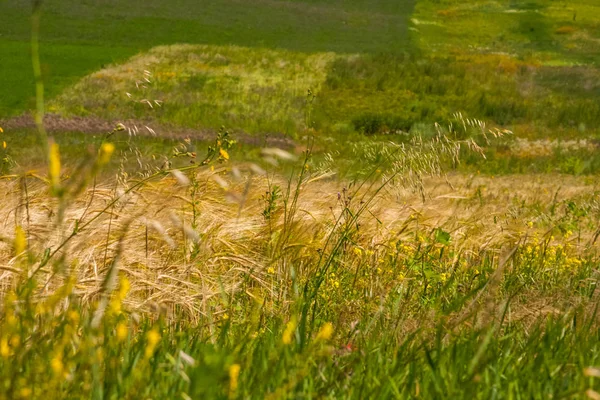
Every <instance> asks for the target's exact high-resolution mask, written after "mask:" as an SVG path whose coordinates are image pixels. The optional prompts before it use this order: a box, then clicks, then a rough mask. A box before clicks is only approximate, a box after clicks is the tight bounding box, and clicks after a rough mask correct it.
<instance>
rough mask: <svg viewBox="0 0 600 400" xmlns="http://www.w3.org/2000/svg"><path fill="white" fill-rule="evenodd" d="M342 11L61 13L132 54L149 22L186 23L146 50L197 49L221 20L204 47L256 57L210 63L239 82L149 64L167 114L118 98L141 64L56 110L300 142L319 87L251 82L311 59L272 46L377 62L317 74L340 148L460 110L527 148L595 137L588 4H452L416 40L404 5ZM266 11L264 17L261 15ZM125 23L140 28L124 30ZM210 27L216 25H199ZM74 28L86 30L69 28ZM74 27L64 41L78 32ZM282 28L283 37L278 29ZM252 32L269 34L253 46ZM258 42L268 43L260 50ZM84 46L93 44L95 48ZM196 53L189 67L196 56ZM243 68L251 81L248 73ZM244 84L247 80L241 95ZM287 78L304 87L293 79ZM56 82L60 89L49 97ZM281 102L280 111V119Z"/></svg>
mask: <svg viewBox="0 0 600 400" xmlns="http://www.w3.org/2000/svg"><path fill="white" fill-rule="evenodd" d="M344 4H345V5H344V8H343V9H341V8H339V7H341V6H338V7H336V6H334V3H327V2H323V1H321V2H311V3H306V2H277V1H275V2H269V3H267V2H257V3H256V4H255V6H254V7H244V6H240V5H239V4H237V3H235V4H233V5H232V7H231V12H230V14H228V19H225V17H224V16H223V15H220V14H219V12H222V10H221V9H220V8H219V7H216V6H215V5H207V7H206V8H204V9H203V12H202V13H198V14H197V13H196V11H194V10H191V11H190V12H188V13H184V12H182V11H181V9H179V8H173V9H170V8H164V6H161V5H160V4H157V5H150V6H147V8H143V9H137V8H134V9H132V10H125V9H123V8H122V6H119V5H118V4H117V5H114V7H111V8H110V10H109V9H107V8H105V7H107V6H106V5H102V6H95V7H94V8H93V10H91V9H90V8H89V7H85V6H79V7H72V8H69V9H68V10H65V8H64V5H62V6H61V7H58V8H57V9H55V10H53V12H52V15H50V17H49V18H57V17H56V15H62V14H61V13H71V14H72V15H83V16H85V15H88V16H89V15H93V14H94V13H98V15H101V16H102V18H105V19H102V18H101V19H100V20H99V22H98V23H100V24H106V25H107V26H109V27H111V29H108V32H106V33H103V34H99V33H97V32H91V31H90V32H86V30H85V29H84V28H83V27H80V28H81V29H82V30H83V31H84V32H86V33H87V34H88V36H89V37H88V39H87V40H100V38H101V37H102V36H105V38H106V39H107V40H108V39H110V40H111V41H112V42H114V43H117V44H118V43H123V37H124V35H125V32H124V31H122V30H124V29H129V28H127V26H129V25H128V24H134V22H135V21H137V22H135V23H139V27H138V30H139V32H134V33H132V34H131V35H132V37H131V38H130V39H127V41H126V42H127V43H129V44H130V45H131V44H137V45H138V46H141V44H142V42H143V39H142V37H141V36H139V34H140V32H144V26H146V24H145V23H144V22H143V21H145V18H150V17H151V16H152V15H155V14H156V15H158V14H160V15H161V18H165V19H167V18H172V19H173V21H177V24H176V25H175V27H176V29H173V28H171V29H166V28H160V32H159V33H158V35H160V36H158V37H156V35H152V39H148V40H152V41H157V42H161V41H164V42H168V41H169V38H168V37H167V36H168V35H171V36H170V37H171V40H175V38H177V40H180V41H193V40H190V39H188V38H190V37H191V36H193V35H195V33H194V32H195V29H204V28H200V27H198V26H194V27H193V28H191V30H186V31H185V32H183V31H182V32H180V31H179V28H180V27H185V26H187V25H186V24H188V23H189V24H191V21H192V20H193V21H202V24H205V25H202V26H205V28H206V29H208V30H209V31H210V30H211V29H212V26H213V25H212V24H214V22H215V21H221V19H222V20H223V24H224V25H223V29H229V30H231V34H232V36H231V37H229V36H228V35H224V34H222V32H221V31H220V30H219V29H221V28H218V29H217V28H215V29H216V30H215V31H214V32H213V31H211V33H210V34H202V35H198V36H196V37H200V36H201V37H202V38H203V41H205V42H207V43H241V44H245V45H250V46H254V47H250V48H234V49H230V50H225V49H224V48H223V47H220V48H214V49H211V50H210V51H209V52H218V51H221V52H227V51H228V52H229V53H230V56H232V57H233V58H236V61H235V62H234V63H235V64H237V66H236V68H237V69H238V70H239V71H238V72H236V73H234V74H232V73H231V72H230V71H228V70H227V69H228V68H229V67H227V66H225V65H223V66H218V65H214V63H213V64H212V65H211V66H208V67H207V66H206V65H203V66H198V65H196V64H194V63H193V62H191V61H190V60H186V61H185V66H184V65H182V66H181V67H180V68H178V67H177V66H176V65H174V64H175V63H174V62H173V61H172V60H171V61H169V60H168V59H167V58H163V59H162V60H161V62H159V63H153V64H152V68H154V69H155V71H154V72H157V73H158V74H159V75H158V79H156V80H155V84H154V85H151V86H150V89H149V90H148V91H146V92H145V95H147V96H150V97H152V98H153V99H161V100H164V101H165V107H164V108H163V109H161V110H159V111H152V112H150V111H149V110H147V109H144V108H142V107H140V106H139V104H134V103H132V102H130V101H128V99H127V98H124V97H123V93H124V90H125V88H126V87H127V85H129V87H132V85H133V82H134V81H135V80H137V79H139V76H140V75H139V74H140V72H141V71H140V67H139V65H137V66H136V65H133V64H135V63H136V62H137V64H139V60H138V61H133V64H130V65H124V66H123V67H121V69H125V70H130V71H129V72H130V74H129V75H127V74H124V73H122V72H123V71H121V73H120V75H121V80H120V81H119V82H111V81H110V79H109V77H110V75H111V74H112V73H113V72H114V70H113V69H109V70H107V71H104V72H102V73H100V74H95V75H92V76H90V77H89V78H86V80H84V81H83V82H82V83H81V84H80V85H78V86H76V87H75V88H74V89H71V90H68V91H66V92H65V93H64V94H63V96H61V98H60V99H59V100H58V101H57V102H55V106H56V110H60V111H62V112H67V113H74V114H88V113H91V114H98V115H103V116H106V115H107V114H110V115H111V116H112V117H121V118H124V117H129V118H139V117H145V116H147V115H151V116H152V117H153V118H156V119H158V120H159V121H162V122H167V123H174V124H178V125H183V126H190V127H200V128H216V127H218V126H220V125H227V126H229V127H232V128H234V129H241V130H245V131H248V132H255V133H256V132H258V133H260V132H274V131H275V132H283V133H286V134H292V135H293V134H294V133H295V132H296V131H298V129H299V128H300V127H302V126H303V125H304V117H303V116H304V112H305V107H304V102H303V101H301V100H300V96H298V93H301V92H302V90H305V89H307V88H309V87H311V86H312V89H313V90H314V89H315V85H312V84H311V81H310V80H309V81H306V82H304V81H297V80H295V81H294V83H293V84H292V87H293V89H292V90H282V88H281V86H285V85H281V84H279V85H271V84H269V83H267V84H266V85H264V84H254V83H253V82H252V80H256V79H257V78H258V77H259V76H263V77H264V76H267V75H269V74H272V73H273V71H274V70H277V69H278V67H277V65H273V63H275V64H277V63H279V64H281V63H292V64H293V63H294V62H296V60H302V59H305V57H306V55H305V54H303V53H298V52H287V53H281V54H279V55H277V57H275V58H273V57H271V56H267V57H266V61H265V62H262V63H261V62H260V61H261V58H262V57H263V56H265V55H266V54H268V52H265V50H264V48H261V47H257V46H265V47H285V48H289V49H293V50H303V51H311V52H314V51H317V50H324V49H328V50H329V49H330V50H334V51H338V52H359V53H360V52H372V53H376V54H372V55H369V54H361V55H359V56H346V55H343V53H338V58H337V61H336V62H335V63H332V64H331V65H330V66H329V67H327V70H326V71H323V69H324V68H325V67H324V65H318V66H317V68H316V70H318V71H320V72H319V73H318V74H317V75H322V74H326V75H327V78H326V79H325V80H324V83H323V84H322V85H321V84H320V82H321V81H322V80H323V79H322V77H318V78H316V81H314V79H313V81H314V82H317V85H316V86H319V87H320V91H319V93H318V98H317V100H316V102H315V110H314V113H313V114H312V122H313V123H314V124H315V126H316V127H317V128H318V129H319V130H321V131H324V132H325V133H327V134H328V133H333V134H334V137H338V136H337V135H336V134H344V135H347V134H348V133H350V132H353V131H359V132H365V133H387V132H394V131H397V130H402V131H408V130H410V129H416V130H422V128H423V126H422V124H423V123H433V122H446V121H448V120H449V119H450V117H451V116H452V114H454V113H455V112H457V111H460V112H463V113H465V115H467V116H470V117H475V118H480V119H483V120H486V121H490V122H492V123H495V124H500V125H503V126H506V127H509V128H510V129H512V130H513V131H515V133H516V134H517V135H518V136H519V137H528V138H545V137H555V138H563V139H564V138H580V137H589V136H597V135H598V131H597V129H596V127H597V126H599V125H600V102H598V98H599V97H600V84H598V82H600V74H599V73H598V71H597V69H596V68H595V67H594V65H595V64H596V63H597V62H598V54H600V53H599V51H600V44H599V43H600V41H599V40H600V39H599V38H598V32H597V31H598V26H597V22H596V21H595V20H594V19H593V18H590V15H595V13H596V12H597V11H598V10H597V9H598V5H596V4H593V2H569V1H565V2H563V3H560V4H554V3H552V4H550V3H548V2H545V1H537V2H529V3H527V4H526V5H525V4H521V3H519V4H520V5H519V4H516V3H515V4H513V3H511V2H508V1H495V2H487V3H478V2H462V3H460V4H457V3H455V2H452V1H445V2H430V1H427V0H423V1H420V2H418V3H417V5H416V9H415V11H414V14H412V18H411V22H410V25H411V27H410V29H411V30H412V31H411V33H410V35H409V34H408V31H407V26H408V23H407V21H406V20H407V19H408V17H411V15H410V14H409V11H410V7H409V6H410V5H409V4H397V5H396V6H393V4H392V3H391V2H380V3H377V4H375V5H371V6H369V7H368V8H367V7H366V5H365V4H366V3H361V2H350V3H344ZM110 5H111V6H113V5H112V4H110ZM267 6H268V7H270V9H269V10H268V13H266V11H265V9H261V7H267ZM367 9H368V11H366V10H367ZM219 10H221V11H219ZM261 10H262V11H261ZM255 13H256V14H255ZM261 13H262V14H261ZM288 14H289V15H288ZM111 15H112V16H114V17H115V18H117V17H118V18H117V19H118V20H119V21H120V23H119V24H118V26H115V27H114V30H115V32H117V33H114V32H113V29H112V26H113V25H112V24H113V22H111V21H108V20H106V18H107V16H111ZM125 15H128V17H127V18H132V20H131V21H129V22H128V20H127V19H125V20H124V21H121V19H122V18H124V16H125ZM293 15H295V16H293ZM298 15H300V16H306V18H307V19H306V20H305V19H304V18H302V17H298ZM207 16H210V17H211V18H212V19H211V21H207V20H205V19H204V18H208V17H207ZM260 16H262V17H263V18H268V19H269V21H271V19H272V20H273V21H278V22H277V23H278V24H279V23H280V24H281V26H279V28H278V27H277V25H272V24H268V26H267V27H265V26H263V25H264V24H261V22H260V18H259V17H260ZM574 16H575V20H574V18H573V17H574ZM307 21H310V25H308V22H307ZM360 21H362V22H360ZM382 21H383V22H382ZM77 24H82V22H80V21H78V22H76V23H74V24H70V25H73V26H76V25H77ZM70 25H69V28H68V29H71V28H72V27H71V26H70ZM131 26H133V25H131ZM284 26H285V27H286V29H283V30H281V29H280V28H283V27H284ZM392 26H393V28H392ZM159 27H160V24H159V25H157V29H159ZM251 28H252V29H255V28H256V29H258V28H260V29H259V30H258V31H257V32H255V33H253V31H252V29H251ZM68 29H67V31H68ZM244 29H246V30H248V31H246V30H244ZM271 30H273V31H272V32H271ZM88 31H89V29H88ZM165 32H166V33H165ZM276 32H277V33H276ZM319 32H321V33H319ZM472 32H477V34H476V35H473V34H472ZM68 34H70V33H69V32H66V33H64V35H68ZM254 34H256V35H257V37H258V36H260V37H261V38H263V40H257V38H256V37H255V36H253V35H254ZM113 35H116V36H114V37H113ZM50 36H51V35H50ZM358 36H361V39H360V40H359V37H358ZM65 37H66V36H65ZM90 38H91V39H90ZM77 40H78V41H79V40H86V35H82V36H80V38H79V39H77ZM190 49H192V48H190ZM157 51H159V52H160V50H157ZM190 52H191V53H192V54H193V50H190ZM236 53H238V54H236ZM382 53H385V55H383V54H382ZM150 57H151V56H150ZM173 57H175V59H177V62H178V63H179V62H181V60H182V59H183V58H184V57H183V56H182V55H181V54H180V55H178V56H176V55H173ZM244 59H248V60H251V61H249V63H250V65H248V66H244ZM306 67H307V66H304V67H303V68H304V69H305V70H306V69H307V68H306ZM152 68H151V69H152ZM245 68H247V69H248V70H247V71H243V70H244V69H245ZM309 69H310V68H309ZM313 72H314V71H313ZM161 74H162V75H161ZM236 74H237V75H239V74H242V75H245V76H246V77H247V78H248V79H249V80H248V81H247V82H245V83H243V82H242V83H239V84H236V81H235V80H236V79H238V77H236ZM100 76H101V77H102V78H101V79H97V78H98V77H100ZM107 77H108V78H107ZM281 78H282V79H283V80H286V79H295V76H294V74H290V71H288V72H286V73H284V74H283V75H281ZM261 79H262V78H261ZM127 80H129V81H130V82H129V83H127ZM259 80H260V79H259ZM263 80H264V79H263ZM51 82H53V83H54V82H57V81H56V80H51ZM60 82H61V81H60V80H59V81H58V84H57V85H54V84H53V86H52V87H51V92H52V89H53V88H56V87H58V86H59V84H60ZM223 85H224V86H223ZM302 85H304V87H300V86H302ZM224 88H226V89H224ZM129 91H131V90H129ZM91 93H94V95H93V96H92V95H91ZM207 99H213V100H215V101H216V102H217V103H218V106H217V107H216V108H214V107H212V106H210V104H209V103H210V101H208V100H207ZM207 101H208V102H207ZM211 101H212V100H211ZM278 103H282V104H284V106H283V107H280V108H279V107H277V104H278ZM146 114H147V115H146ZM257 115H258V116H257ZM269 116H271V117H272V118H269Z"/></svg>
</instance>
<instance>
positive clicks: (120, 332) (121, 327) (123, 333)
mask: <svg viewBox="0 0 600 400" xmlns="http://www.w3.org/2000/svg"><path fill="white" fill-rule="evenodd" d="M116 331H117V341H118V342H122V341H124V340H125V339H127V334H128V333H129V330H128V329H127V324H126V323H124V322H119V323H118V324H117V329H116Z"/></svg>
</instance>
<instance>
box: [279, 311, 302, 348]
mask: <svg viewBox="0 0 600 400" xmlns="http://www.w3.org/2000/svg"><path fill="white" fill-rule="evenodd" d="M297 323H298V321H297V320H296V317H292V318H291V319H290V321H289V322H288V323H287V325H286V326H285V330H284V331H283V337H282V339H281V340H282V342H283V344H290V343H292V338H293V335H294V332H295V331H296V325H297Z"/></svg>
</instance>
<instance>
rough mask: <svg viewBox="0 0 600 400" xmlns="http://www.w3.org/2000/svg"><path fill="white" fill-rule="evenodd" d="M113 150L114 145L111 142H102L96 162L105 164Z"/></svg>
mask: <svg viewBox="0 0 600 400" xmlns="http://www.w3.org/2000/svg"><path fill="white" fill-rule="evenodd" d="M114 151H115V145H114V144H112V143H103V144H102V146H101V147H100V154H99V155H98V164H99V165H106V164H108V162H109V161H110V157H111V156H112V154H113V152H114Z"/></svg>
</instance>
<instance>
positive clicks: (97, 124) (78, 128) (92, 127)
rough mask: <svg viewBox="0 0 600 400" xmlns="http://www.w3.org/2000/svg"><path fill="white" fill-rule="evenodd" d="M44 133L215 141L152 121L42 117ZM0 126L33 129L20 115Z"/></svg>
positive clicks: (241, 135)
mask: <svg viewBox="0 0 600 400" xmlns="http://www.w3.org/2000/svg"><path fill="white" fill-rule="evenodd" d="M44 124H45V126H46V130H47V131H48V132H50V133H65V132H82V133H89V134H103V133H108V132H111V131H112V130H113V129H114V128H115V127H116V126H117V125H118V124H123V126H124V127H125V128H126V129H128V130H130V132H131V133H132V134H135V135H142V136H159V137H164V138H173V139H178V138H187V137H189V138H194V139H199V140H206V141H210V140H213V139H214V137H215V133H216V132H215V131H214V130H212V129H193V128H182V127H173V126H167V125H161V124H159V123H156V122H152V121H142V120H123V121H119V120H112V121H109V120H105V119H102V118H98V117H94V116H88V117H77V116H75V117H62V116H60V115H58V114H46V116H45V118H44ZM0 126H1V127H2V128H3V129H5V130H19V129H35V121H34V119H33V116H31V115H29V114H22V115H20V116H18V117H13V118H8V119H0ZM235 137H236V140H237V141H238V142H241V143H244V144H249V145H253V146H267V147H279V148H284V149H289V148H293V147H294V146H295V143H294V141H293V140H292V139H291V138H289V137H286V136H284V135H283V134H281V133H264V134H261V135H250V134H248V133H245V132H235Z"/></svg>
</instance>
